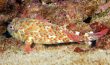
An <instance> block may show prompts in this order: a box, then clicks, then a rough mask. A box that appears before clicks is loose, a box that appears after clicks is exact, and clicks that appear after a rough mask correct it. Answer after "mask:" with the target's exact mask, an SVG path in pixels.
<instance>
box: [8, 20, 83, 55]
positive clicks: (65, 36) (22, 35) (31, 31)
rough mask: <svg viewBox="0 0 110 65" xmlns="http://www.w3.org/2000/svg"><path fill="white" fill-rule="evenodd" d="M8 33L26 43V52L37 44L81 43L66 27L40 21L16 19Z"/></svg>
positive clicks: (78, 37) (81, 37) (80, 38)
mask: <svg viewBox="0 0 110 65" xmlns="http://www.w3.org/2000/svg"><path fill="white" fill-rule="evenodd" d="M7 30H8V32H9V33H10V34H11V35H12V37H14V38H15V39H17V40H20V41H22V42H24V43H25V46H24V51H25V52H27V53H29V52H30V51H32V48H31V45H32V43H35V44H60V43H66V42H80V41H82V39H83V36H79V35H78V34H76V33H74V32H73V31H71V30H68V29H67V28H66V27H65V26H59V25H56V24H52V23H49V22H43V21H42V20H39V19H31V18H14V19H13V21H12V22H11V23H10V24H9V25H8V27H7Z"/></svg>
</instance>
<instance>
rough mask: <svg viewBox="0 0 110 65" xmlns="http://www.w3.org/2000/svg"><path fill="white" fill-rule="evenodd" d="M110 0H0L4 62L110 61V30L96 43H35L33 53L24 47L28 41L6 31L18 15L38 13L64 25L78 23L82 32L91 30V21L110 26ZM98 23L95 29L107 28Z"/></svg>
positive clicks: (94, 64) (61, 64) (73, 64)
mask: <svg viewBox="0 0 110 65" xmlns="http://www.w3.org/2000/svg"><path fill="white" fill-rule="evenodd" d="M109 2H110V0H68V1H66V0H59V1H58V0H26V1H23V2H22V0H0V65H110V62H109V60H110V31H109V32H108V33H107V34H106V35H105V36H103V37H102V38H100V39H99V40H97V43H96V44H95V45H93V47H92V46H89V45H87V44H84V43H82V44H76V43H65V44H56V45H35V49H34V50H33V51H32V52H31V53H29V54H28V53H25V52H24V51H23V48H24V44H23V43H22V42H21V41H19V40H17V39H15V38H13V37H10V35H9V34H8V33H7V34H6V33H5V32H6V31H7V25H8V24H9V23H10V22H11V21H12V20H13V19H14V18H16V17H19V18H35V17H36V15H37V19H47V20H50V23H53V24H57V25H60V26H62V25H64V24H68V23H72V22H73V23H76V24H77V27H78V29H77V30H78V31H80V32H82V31H83V32H87V31H89V30H91V29H90V27H89V25H92V23H93V24H94V22H100V23H102V24H104V25H105V26H107V27H108V28H109V29H110V6H109V5H110V3H109ZM35 4H37V5H35ZM42 4H43V5H42ZM34 14H36V15H34ZM59 14H62V15H59ZM65 15H68V16H65ZM62 20H63V21H62ZM95 25H96V27H97V28H94V29H93V30H96V31H97V30H101V29H103V28H104V26H103V25H100V26H99V27H98V25H97V23H95ZM70 30H71V26H70Z"/></svg>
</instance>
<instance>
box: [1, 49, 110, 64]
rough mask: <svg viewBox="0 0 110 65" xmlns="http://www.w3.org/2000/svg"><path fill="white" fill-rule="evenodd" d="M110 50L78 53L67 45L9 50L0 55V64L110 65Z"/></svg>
mask: <svg viewBox="0 0 110 65" xmlns="http://www.w3.org/2000/svg"><path fill="white" fill-rule="evenodd" d="M109 61H110V50H101V49H97V50H95V51H88V52H81V53H76V52H73V51H71V50H68V49H67V48H66V47H64V48H61V49H56V50H49V49H48V50H43V51H33V52H31V53H30V54H24V52H22V51H20V50H19V51H17V52H15V51H13V50H7V51H5V52H4V53H3V54H1V55H0V65H110V62H109Z"/></svg>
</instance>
